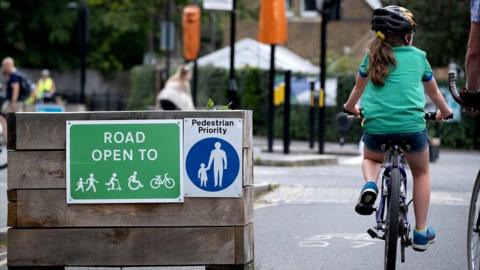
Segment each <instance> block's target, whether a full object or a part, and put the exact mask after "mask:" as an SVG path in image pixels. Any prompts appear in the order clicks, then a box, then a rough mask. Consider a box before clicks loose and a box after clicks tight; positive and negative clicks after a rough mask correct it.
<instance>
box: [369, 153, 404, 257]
mask: <svg viewBox="0 0 480 270" xmlns="http://www.w3.org/2000/svg"><path fill="white" fill-rule="evenodd" d="M382 168H383V169H384V170H383V174H382V187H381V196H380V202H379V205H378V207H377V209H376V215H375V221H376V223H377V225H376V227H375V229H376V230H377V231H382V232H383V235H381V236H379V235H378V234H377V233H376V232H374V231H373V230H371V229H369V231H368V234H369V235H370V236H372V237H373V238H378V239H382V240H385V239H386V237H385V232H386V209H387V208H388V201H387V198H388V194H389V193H390V190H391V183H390V172H391V171H392V169H398V170H399V172H400V175H401V179H400V198H399V199H400V200H399V203H400V209H399V230H398V236H399V237H400V240H401V241H400V242H401V246H400V248H401V261H402V263H403V262H405V251H404V249H405V247H408V246H410V245H411V239H410V223H409V219H408V207H409V205H410V202H411V201H410V202H408V203H407V174H406V171H405V162H404V157H403V152H402V150H401V148H400V147H399V146H398V145H396V144H394V145H392V146H391V147H389V150H388V151H387V154H386V158H385V162H384V164H383V165H382Z"/></svg>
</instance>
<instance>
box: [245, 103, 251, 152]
mask: <svg viewBox="0 0 480 270" xmlns="http://www.w3.org/2000/svg"><path fill="white" fill-rule="evenodd" d="M243 147H244V148H253V111H244V114H243Z"/></svg>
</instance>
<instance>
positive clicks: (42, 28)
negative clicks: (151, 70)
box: [0, 0, 188, 71]
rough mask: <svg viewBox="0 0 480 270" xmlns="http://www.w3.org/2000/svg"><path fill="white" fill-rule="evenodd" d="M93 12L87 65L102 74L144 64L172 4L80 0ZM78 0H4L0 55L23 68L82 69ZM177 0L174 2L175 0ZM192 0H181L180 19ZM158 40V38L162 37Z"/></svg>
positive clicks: (0, 18) (178, 3)
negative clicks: (74, 6) (167, 6)
mask: <svg viewBox="0 0 480 270" xmlns="http://www.w3.org/2000/svg"><path fill="white" fill-rule="evenodd" d="M81 1H86V4H87V6H88V10H89V16H88V17H89V21H88V25H89V35H88V36H89V37H90V41H89V45H88V48H87V65H88V66H89V67H90V68H95V69H99V70H102V71H111V70H125V69H130V68H131V67H133V66H134V65H137V64H140V63H141V62H142V60H143V53H144V51H145V48H146V46H145V43H146V41H147V37H148V35H149V33H150V32H151V31H154V32H155V33H156V32H158V31H156V29H157V28H158V21H159V19H160V17H159V14H163V13H164V12H163V10H164V8H165V3H166V0H158V1H157V0H142V1H132V0H116V1H114V0H78V2H81ZM70 2H77V1H75V0H56V1H35V0H0V26H1V27H0V36H2V39H0V52H1V54H2V56H6V55H9V56H12V57H13V58H14V59H16V60H17V63H18V65H19V66H28V67H38V68H45V67H46V68H51V69H60V70H64V69H70V68H76V67H78V66H79V56H78V55H79V51H80V45H79V36H80V35H79V31H78V30H79V21H78V9H69V8H68V6H69V3H70ZM172 2H173V1H172ZM187 2H188V1H187V0H177V1H175V5H174V6H175V7H176V8H177V10H172V11H173V12H172V13H173V14H175V16H176V17H175V16H172V19H174V20H175V21H177V22H178V21H179V16H181V12H180V8H181V7H182V6H183V5H184V4H186V3H187ZM153 38H154V40H158V39H157V37H156V35H154V36H153Z"/></svg>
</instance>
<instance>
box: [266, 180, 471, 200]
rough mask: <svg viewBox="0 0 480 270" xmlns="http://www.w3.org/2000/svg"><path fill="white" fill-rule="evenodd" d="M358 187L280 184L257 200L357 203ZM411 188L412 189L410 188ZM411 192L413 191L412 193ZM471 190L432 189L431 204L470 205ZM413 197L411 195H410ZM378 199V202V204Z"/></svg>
mask: <svg viewBox="0 0 480 270" xmlns="http://www.w3.org/2000/svg"><path fill="white" fill-rule="evenodd" d="M360 188H361V186H360V184H359V186H358V188H348V187H323V186H303V185H280V187H279V188H277V189H275V190H274V191H272V192H270V193H267V194H265V195H263V196H262V197H261V198H259V200H257V202H260V203H265V204H268V205H275V204H279V203H286V204H309V203H349V204H352V205H353V204H355V203H356V201H357V199H358V195H359V194H360ZM410 190H411V189H410ZM410 194H411V193H410ZM470 196H471V193H469V192H445V191H432V192H431V198H430V204H431V205H469V204H470V201H469V200H470ZM409 197H411V195H409ZM378 201H379V200H378V199H377V204H378Z"/></svg>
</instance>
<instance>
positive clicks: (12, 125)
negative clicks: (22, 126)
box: [7, 113, 17, 150]
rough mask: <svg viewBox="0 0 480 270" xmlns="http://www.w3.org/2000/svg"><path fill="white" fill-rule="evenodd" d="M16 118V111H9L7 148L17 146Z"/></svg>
mask: <svg viewBox="0 0 480 270" xmlns="http://www.w3.org/2000/svg"><path fill="white" fill-rule="evenodd" d="M16 129H17V127H16V118H15V113H7V131H8V132H7V149H8V150H10V149H15V148H16V144H17V142H16V135H15V134H16V133H15V131H16Z"/></svg>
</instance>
